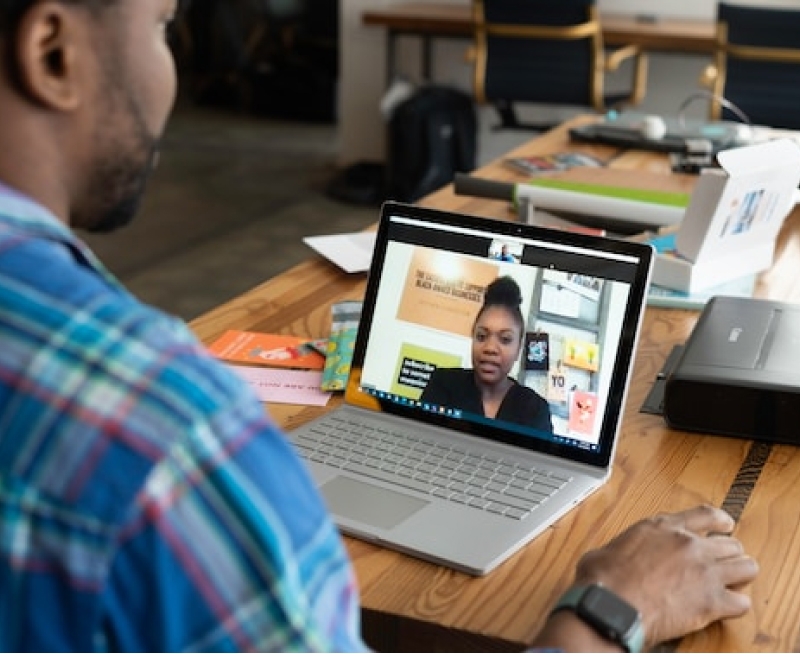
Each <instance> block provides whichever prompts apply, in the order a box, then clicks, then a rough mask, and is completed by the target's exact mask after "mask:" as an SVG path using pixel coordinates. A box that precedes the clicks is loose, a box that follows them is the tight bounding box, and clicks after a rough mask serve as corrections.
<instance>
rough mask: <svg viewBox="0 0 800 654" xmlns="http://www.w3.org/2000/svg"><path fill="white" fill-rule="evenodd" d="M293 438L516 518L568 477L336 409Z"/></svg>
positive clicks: (326, 457)
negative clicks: (366, 422)
mask: <svg viewBox="0 0 800 654" xmlns="http://www.w3.org/2000/svg"><path fill="white" fill-rule="evenodd" d="M292 440H293V442H294V444H295V446H296V447H297V449H298V451H299V453H300V455H301V456H302V457H304V458H306V459H308V460H309V461H315V462H317V463H324V464H326V465H329V466H334V467H336V468H340V469H342V470H350V471H353V472H357V473H359V474H360V475H363V476H365V477H369V478H372V479H379V480H381V481H384V482H388V483H390V484H394V485H395V486H400V487H403V488H408V489H411V490H415V491H418V492H420V493H425V494H427V495H432V496H433V497H440V498H443V499H447V500H451V501H453V502H458V503H460V504H465V505H468V506H472V507H475V508H477V509H483V510H486V511H491V512H492V513H497V514H499V515H503V516H506V517H508V518H512V519H515V520H522V519H523V518H525V517H526V516H527V515H528V514H529V513H530V512H531V511H532V510H533V509H535V508H536V507H537V506H539V505H540V504H541V503H542V502H545V501H546V500H547V499H548V498H549V497H551V496H552V495H553V494H554V493H556V492H557V491H558V490H559V489H561V488H562V487H563V486H564V485H565V484H567V483H568V482H569V481H570V479H571V478H570V477H569V476H566V475H559V474H555V473H553V472H552V471H549V470H548V471H545V470H541V469H537V468H534V467H532V466H530V465H528V464H521V463H520V462H518V461H514V460H509V459H504V458H502V457H499V456H493V455H486V454H476V453H474V452H469V451H467V450H466V449H462V448H459V447H457V446H448V445H443V444H441V443H437V442H436V441H433V440H428V439H425V438H424V437H420V436H416V435H410V434H408V433H402V432H393V431H391V430H390V429H389V428H387V427H386V426H385V425H380V426H375V425H364V424H361V423H358V422H355V421H352V420H348V419H346V418H342V417H341V416H336V415H331V416H326V417H325V418H323V419H322V420H321V421H319V422H317V423H315V424H314V425H313V426H312V427H310V428H309V429H306V430H304V431H303V433H301V434H300V433H295V434H293V435H292Z"/></svg>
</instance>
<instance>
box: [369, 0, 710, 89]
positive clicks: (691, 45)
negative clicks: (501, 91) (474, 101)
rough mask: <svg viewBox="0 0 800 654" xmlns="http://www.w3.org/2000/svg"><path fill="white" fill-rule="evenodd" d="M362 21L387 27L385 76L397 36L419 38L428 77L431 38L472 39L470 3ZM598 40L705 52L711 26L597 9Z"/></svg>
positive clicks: (408, 5) (424, 5)
mask: <svg viewBox="0 0 800 654" xmlns="http://www.w3.org/2000/svg"><path fill="white" fill-rule="evenodd" d="M361 20H362V23H363V24H364V25H374V26H377V27H383V28H385V29H386V30H387V34H388V37H389V44H388V47H387V54H386V57H387V73H388V77H387V79H392V75H393V73H394V70H395V54H394V52H395V43H396V41H397V38H398V37H399V36H403V35H410V36H417V37H420V39H421V43H422V67H423V76H424V79H431V67H432V64H431V47H432V42H433V39H436V38H450V39H452V38H455V39H469V38H471V37H472V33H473V28H474V23H473V17H472V6H471V4H470V3H469V2H466V3H465V4H463V5H454V4H445V3H441V4H436V3H428V2H405V3H400V4H395V5H391V6H389V7H381V8H376V9H368V10H366V11H365V12H364V13H363V14H362V16H361ZM600 22H601V24H602V26H603V41H604V42H605V43H606V45H610V46H615V47H619V46H624V45H639V46H641V47H642V48H643V49H645V50H650V51H667V52H700V53H711V52H713V49H714V31H715V26H714V23H713V22H711V21H706V20H691V19H680V18H659V19H658V20H654V21H651V20H647V19H646V18H645V17H637V16H632V15H619V14H607V13H603V14H602V15H601V16H600Z"/></svg>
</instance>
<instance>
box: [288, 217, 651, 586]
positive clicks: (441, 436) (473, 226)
mask: <svg viewBox="0 0 800 654" xmlns="http://www.w3.org/2000/svg"><path fill="white" fill-rule="evenodd" d="M503 246H505V247H503ZM498 252H505V253H506V254H508V253H510V254H511V255H512V256H506V257H498V256H497V253H498ZM652 261H653V250H652V248H651V247H650V246H649V245H644V244H641V243H633V242H628V241H624V240H615V239H609V238H602V237H599V236H592V235H587V234H582V233H576V232H568V231H559V230H554V229H548V228H543V227H537V226H533V225H526V224H520V223H513V222H506V221H500V220H491V219H487V218H480V217H476V216H469V215H462V214H457V213H450V212H445V211H439V210H434V209H429V208H423V207H418V206H412V205H408V204H402V203H397V202H391V201H390V202H386V203H385V204H384V205H383V207H382V209H381V216H380V221H379V225H378V230H377V235H376V242H375V250H374V253H373V258H372V263H371V268H370V271H369V276H368V282H367V288H366V293H365V297H364V302H363V308H362V314H361V319H360V322H359V327H358V334H357V337H356V342H355V346H354V352H353V359H352V367H351V372H350V375H349V380H348V383H347V386H346V389H345V396H344V402H343V404H342V405H341V406H339V407H338V408H336V409H334V410H333V411H331V412H328V413H327V414H325V415H324V416H322V417H320V418H317V419H316V420H314V421H311V422H309V423H306V424H305V425H303V426H301V427H299V428H297V429H295V430H293V431H291V432H289V436H290V438H291V440H292V441H293V442H294V444H295V445H296V446H297V449H298V451H299V452H300V453H301V456H303V457H304V458H305V459H306V460H307V463H308V467H309V469H310V471H311V473H312V475H313V477H314V479H315V481H316V483H317V484H318V486H319V488H320V490H321V493H322V495H323V497H324V500H325V501H326V503H327V505H328V508H329V509H330V511H331V513H332V515H333V518H334V520H335V522H336V524H337V525H338V527H339V528H340V529H341V531H342V532H343V533H346V534H349V535H351V536H354V537H356V538H360V539H364V540H367V541H370V542H373V543H378V544H380V545H383V546H386V547H388V548H393V549H396V550H399V551H401V552H405V553H407V554H410V555H413V556H416V557H420V558H422V559H425V560H427V561H432V562H435V563H438V564H441V565H445V566H449V567H452V568H454V569H457V570H460V571H463V572H466V573H469V574H472V575H483V574H486V573H487V572H489V571H490V570H492V569H493V568H495V567H496V566H497V565H499V564H500V563H501V562H503V561H504V560H505V559H507V558H508V557H509V556H511V555H512V554H513V553H514V552H516V551H517V550H519V549H520V548H521V547H522V546H523V545H525V544H526V543H528V542H529V541H530V540H531V539H533V538H534V537H535V536H536V535H537V534H540V533H541V532H542V531H543V530H544V529H546V528H547V527H548V526H549V525H552V524H553V523H554V522H555V521H556V520H558V518H560V517H561V516H563V515H564V514H565V513H567V512H568V511H569V510H570V509H572V508H573V507H575V506H576V505H577V504H578V503H580V502H581V501H582V500H583V499H584V498H586V497H587V496H588V495H589V494H591V493H592V492H593V491H595V490H597V489H598V488H599V487H600V486H602V485H603V484H604V483H605V482H606V481H607V480H608V478H609V476H610V474H611V465H612V459H613V456H614V449H615V446H616V443H617V439H618V435H619V430H620V421H621V419H622V414H623V406H624V403H625V396H626V391H627V388H628V384H629V380H630V374H631V366H632V364H633V358H634V352H635V348H636V343H637V339H638V334H639V331H640V325H641V321H642V315H643V312H644V307H645V296H646V289H647V286H648V283H649V278H650V273H651V268H652ZM498 277H511V278H512V279H513V280H514V281H515V282H516V284H517V285H518V287H519V290H520V291H521V293H520V294H521V296H522V304H521V310H522V314H523V316H524V317H525V334H524V344H523V347H522V348H521V351H520V354H519V357H518V359H517V360H516V361H514V364H513V368H512V369H511V371H510V372H509V373H508V376H509V377H511V378H512V379H513V380H515V384H518V385H520V386H524V387H527V388H528V389H530V390H529V391H525V393H530V392H531V391H532V392H534V393H536V394H537V395H538V396H539V397H540V398H541V399H542V400H544V401H545V402H546V404H545V405H544V406H546V407H547V410H549V412H550V422H551V426H552V429H550V428H545V427H542V426H541V424H539V425H537V426H531V425H530V424H528V422H527V416H526V415H525V414H524V412H523V413H522V414H521V416H516V417H514V418H513V419H508V417H507V416H506V417H504V418H502V419H500V418H498V417H495V418H489V417H486V414H490V413H491V412H484V411H483V410H480V409H475V407H472V408H465V407H464V406H461V401H460V396H459V395H458V393H456V394H455V396H456V397H455V399H451V400H448V401H447V402H443V403H438V402H435V401H432V400H431V401H429V400H426V399H425V396H423V391H424V390H425V388H426V386H427V385H428V382H429V381H430V379H431V376H432V375H433V374H434V372H435V371H436V370H438V369H439V368H454V369H460V370H462V371H470V370H471V369H473V367H472V359H471V352H472V331H473V324H474V323H475V319H476V315H477V314H478V311H479V309H480V308H481V306H482V303H483V300H484V293H485V290H486V288H487V286H488V285H489V284H490V283H491V282H492V281H493V280H495V279H497V278H498ZM461 374H468V373H467V372H463V373H461ZM518 390H519V389H518ZM501 414H503V412H502V411H500V412H498V413H497V414H496V415H498V416H499V415H501Z"/></svg>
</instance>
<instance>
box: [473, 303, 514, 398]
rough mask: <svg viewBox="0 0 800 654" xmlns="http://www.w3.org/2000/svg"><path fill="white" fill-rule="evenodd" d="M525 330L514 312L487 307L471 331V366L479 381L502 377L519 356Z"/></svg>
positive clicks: (498, 380) (505, 375) (484, 381)
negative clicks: (520, 326) (517, 320)
mask: <svg viewBox="0 0 800 654" xmlns="http://www.w3.org/2000/svg"><path fill="white" fill-rule="evenodd" d="M521 343H522V332H521V330H520V328H519V325H518V323H517V322H516V321H515V320H514V316H513V314H511V313H510V312H509V311H508V310H507V309H505V308H503V307H488V308H487V309H485V310H484V311H483V313H482V314H481V315H480V317H479V318H478V320H477V321H476V322H475V328H474V329H473V332H472V367H473V368H474V369H475V376H476V377H477V379H478V382H480V383H483V384H496V383H499V382H501V381H503V380H504V379H505V378H506V377H507V376H508V373H509V371H510V370H511V367H512V366H513V365H514V362H515V361H516V360H517V358H518V357H519V348H520V345H521Z"/></svg>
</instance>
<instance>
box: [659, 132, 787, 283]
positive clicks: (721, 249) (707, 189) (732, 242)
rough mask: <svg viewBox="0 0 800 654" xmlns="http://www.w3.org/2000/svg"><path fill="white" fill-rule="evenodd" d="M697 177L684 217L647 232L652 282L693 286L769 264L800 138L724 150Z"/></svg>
mask: <svg viewBox="0 0 800 654" xmlns="http://www.w3.org/2000/svg"><path fill="white" fill-rule="evenodd" d="M717 161H718V162H719V165H720V168H710V169H705V170H703V172H702V173H701V175H700V177H699V179H698V180H697V185H696V187H695V190H694V192H693V193H692V196H691V199H690V201H689V206H688V207H687V209H686V214H685V215H684V218H683V221H682V222H681V224H680V226H679V227H678V229H677V231H675V232H674V233H673V234H669V235H666V236H660V237H657V238H655V239H652V240H651V243H652V244H653V246H654V247H655V248H656V251H657V252H658V255H657V256H656V261H655V265H654V268H653V280H652V281H653V283H654V284H657V285H658V286H663V287H666V288H672V289H677V290H680V291H685V292H687V293H695V292H697V291H700V290H702V289H706V288H710V287H712V286H717V285H719V284H722V283H725V282H727V281H730V280H733V279H736V278H740V277H744V276H746V275H752V274H755V273H758V272H761V271H763V270H766V269H768V268H769V267H770V266H771V265H772V260H773V256H774V252H775V242H776V239H777V236H778V232H779V231H780V228H781V226H782V224H783V220H784V219H785V218H786V216H787V215H788V213H789V212H790V211H791V210H792V208H793V207H794V204H795V202H796V199H797V187H798V184H800V146H798V145H797V143H795V142H794V141H792V140H790V139H777V140H774V141H767V142H765V143H759V144H756V145H750V146H744V147H740V148H734V149H732V150H725V151H723V152H720V153H719V154H718V155H717Z"/></svg>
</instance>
